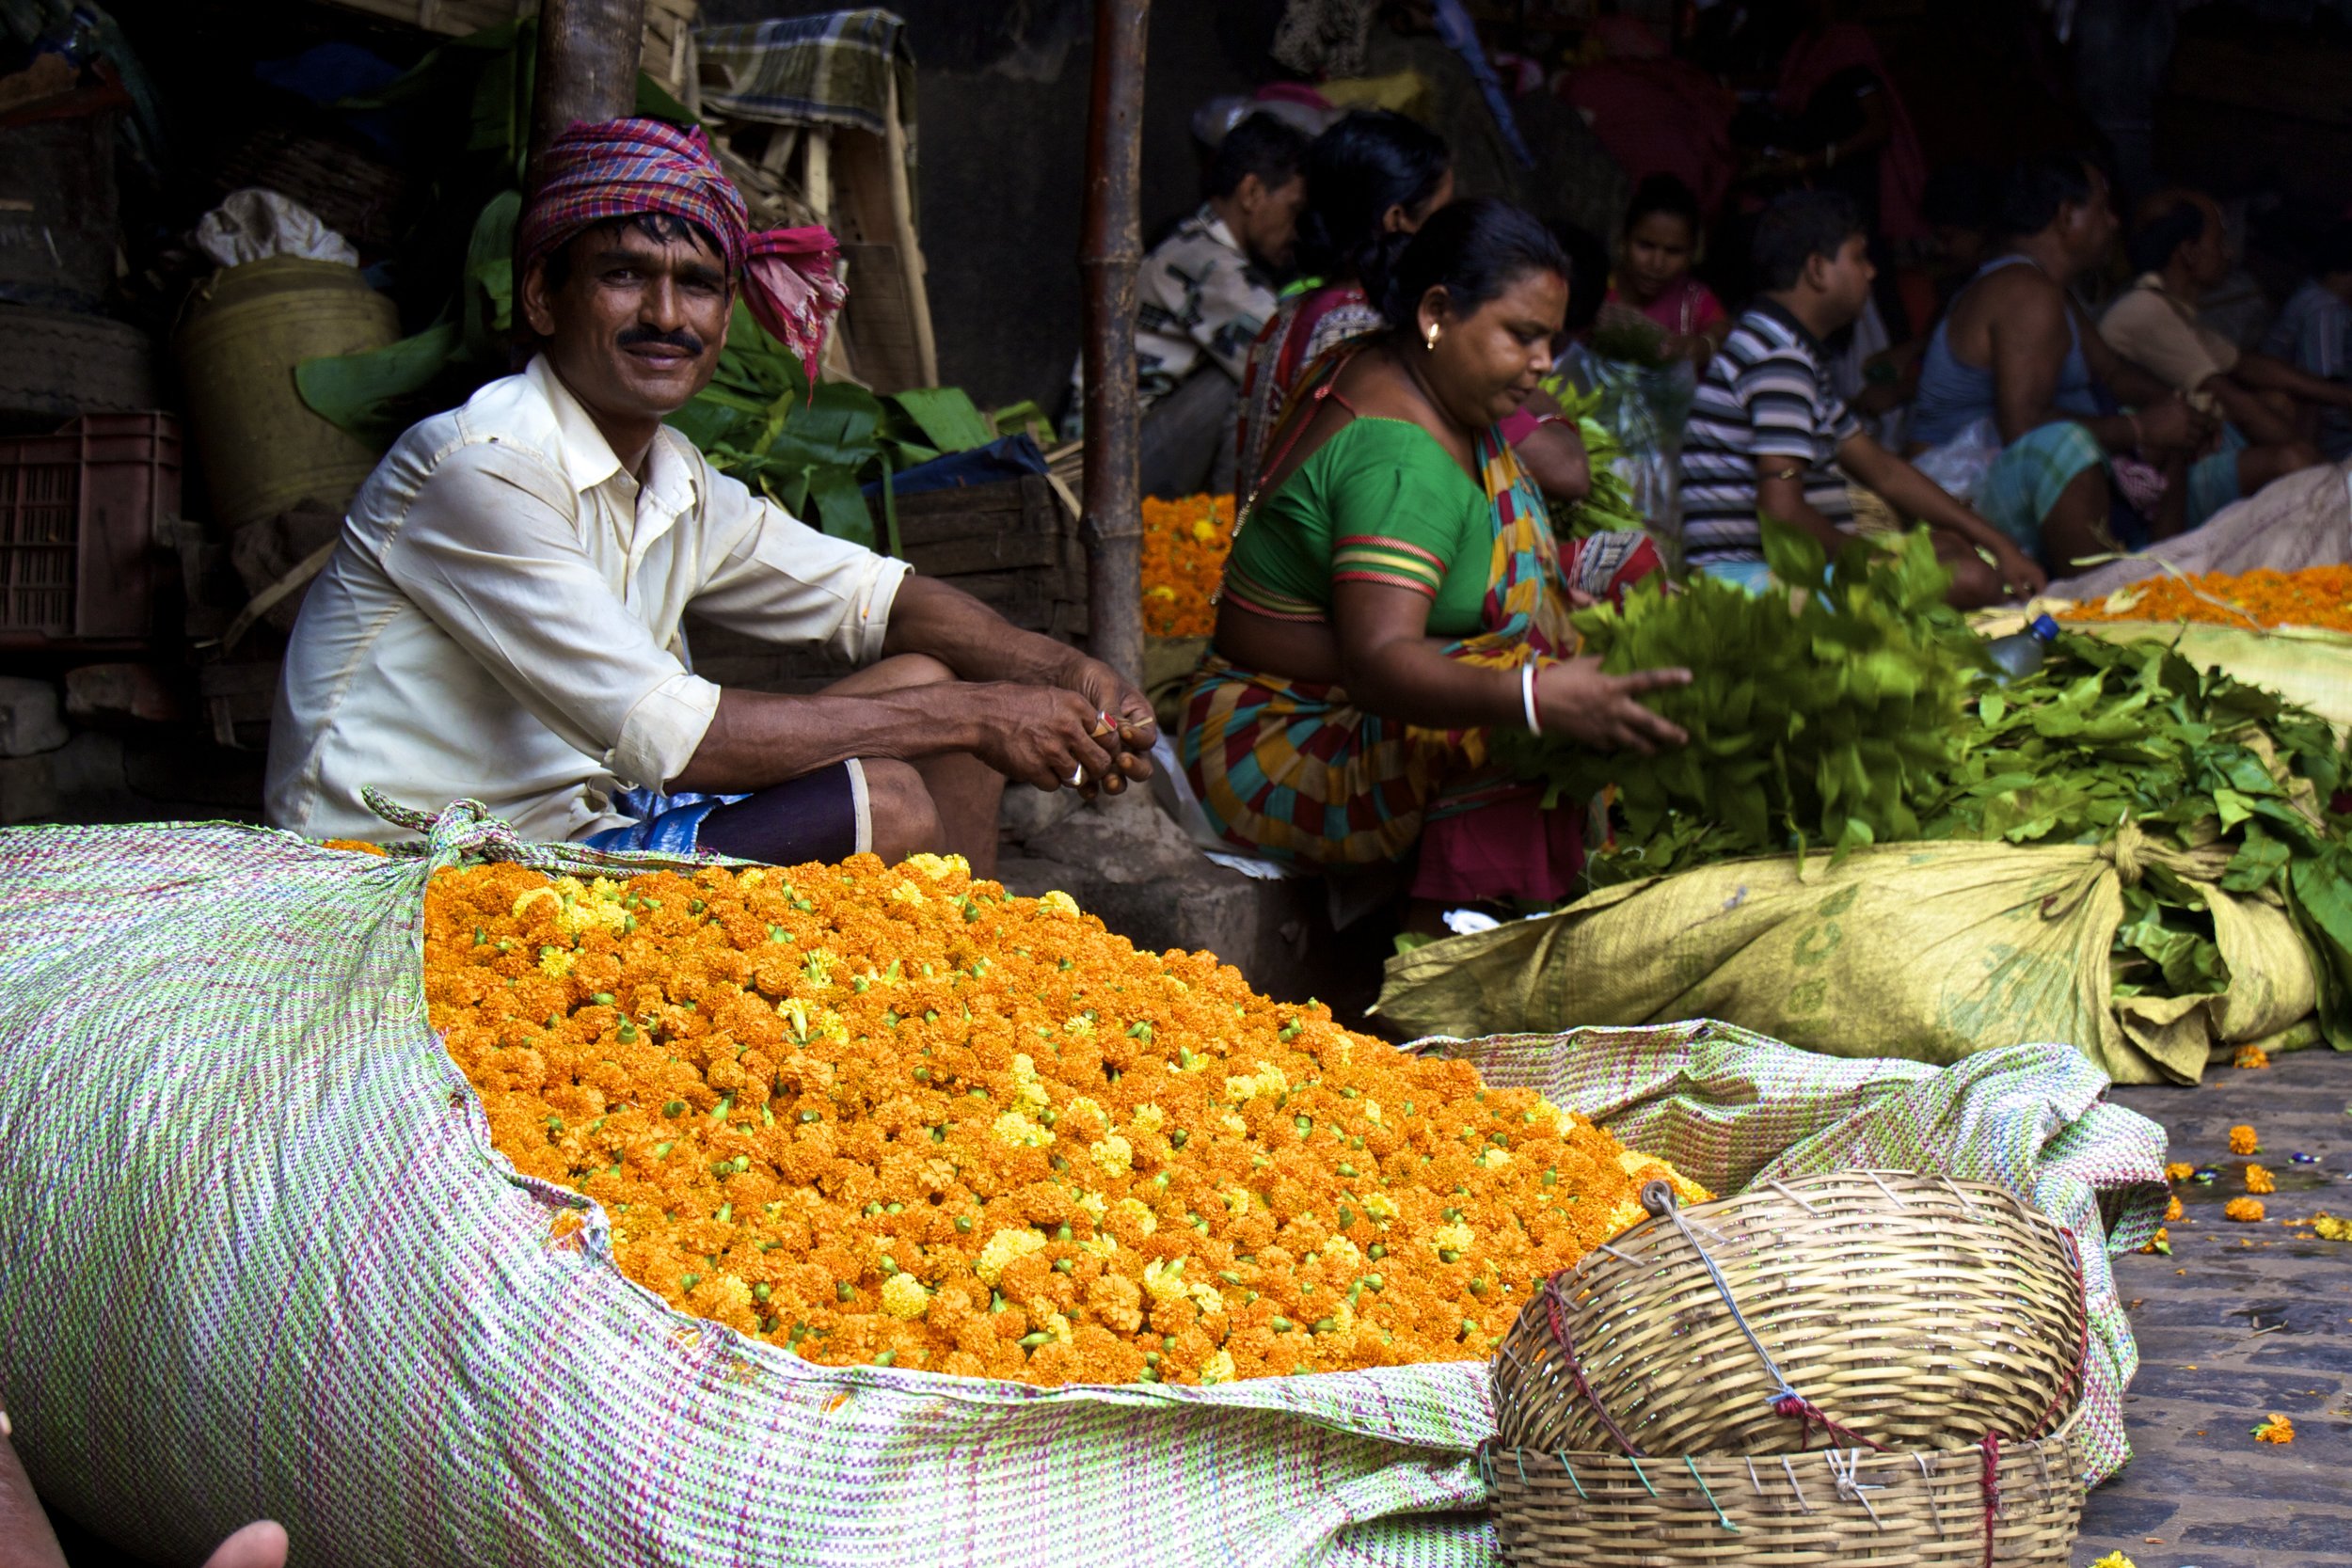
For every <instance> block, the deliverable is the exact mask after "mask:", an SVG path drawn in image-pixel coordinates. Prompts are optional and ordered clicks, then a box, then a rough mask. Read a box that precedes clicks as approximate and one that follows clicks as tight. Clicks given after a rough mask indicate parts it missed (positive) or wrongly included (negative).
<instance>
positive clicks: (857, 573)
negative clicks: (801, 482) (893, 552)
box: [693, 473, 914, 665]
mask: <svg viewBox="0 0 2352 1568" xmlns="http://www.w3.org/2000/svg"><path fill="white" fill-rule="evenodd" d="M707 483H708V484H709V499H708V501H707V506H708V508H709V515H710V523H711V527H710V531H709V537H710V538H711V539H712V541H713V542H714V543H713V551H714V554H715V555H716V557H717V559H716V560H715V561H712V562H709V563H708V564H707V566H706V568H705V575H704V578H703V586H702V588H701V589H700V591H699V592H697V593H696V594H695V595H694V601H693V607H694V612H695V613H696V614H697V615H701V616H704V617H705V618H707V619H708V620H711V621H714V622H716V623H718V624H719V625H720V626H725V627H726V628H727V629H728V630H730V631H739V632H741V633H743V634H744V635H745V636H747V637H756V638H759V639H761V640H762V641H769V642H781V643H787V644H791V645H794V646H801V647H821V648H824V649H825V650H827V651H828V652H830V653H831V654H833V655H834V657H836V658H841V659H845V660H847V661H848V662H850V663H851V664H861V665H863V664H871V663H873V662H874V660H876V659H878V658H880V657H882V639H883V638H884V637H886V636H888V635H889V631H890V607H891V605H892V603H893V602H894V601H895V600H896V599H897V598H898V585H899V584H900V583H901V582H903V581H905V580H906V577H907V574H908V573H909V572H910V571H912V570H914V568H912V567H910V566H909V565H908V564H907V563H906V562H903V561H897V560H893V559H892V558H891V557H889V556H886V555H879V554H877V553H875V552H874V551H872V550H869V549H867V548H866V547H865V546H863V545H853V544H851V543H850V541H848V540H846V539H835V538H834V537H833V536H832V535H830V534H825V533H819V532H818V531H816V530H815V529H813V528H810V527H809V526H808V525H807V524H806V523H803V522H802V521H801V520H800V519H798V518H796V517H794V516H793V515H791V514H790V513H788V512H787V511H785V509H784V508H782V507H780V506H778V505H776V504H775V503H774V502H773V501H771V500H767V499H763V498H761V497H758V496H755V495H753V494H752V493H751V492H750V491H749V490H748V489H746V488H745V487H744V485H743V483H741V482H740V481H739V480H736V479H732V478H729V477H728V476H726V475H724V474H715V473H714V474H711V475H710V477H709V479H708V482H707Z"/></svg>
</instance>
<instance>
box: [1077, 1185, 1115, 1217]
mask: <svg viewBox="0 0 2352 1568" xmlns="http://www.w3.org/2000/svg"><path fill="white" fill-rule="evenodd" d="M1077 1203H1078V1207H1079V1208H1081V1209H1083V1210H1085V1211H1086V1216H1087V1218H1089V1219H1090V1220H1092V1221H1093V1222H1094V1223H1095V1224H1097V1225H1101V1224H1102V1223H1103V1216H1104V1214H1106V1213H1108V1212H1110V1207H1111V1204H1110V1199H1108V1198H1106V1197H1104V1196H1103V1195H1102V1194H1101V1193H1097V1192H1083V1193H1080V1194H1079V1195H1078V1197H1077Z"/></svg>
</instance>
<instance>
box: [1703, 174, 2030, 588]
mask: <svg viewBox="0 0 2352 1568" xmlns="http://www.w3.org/2000/svg"><path fill="white" fill-rule="evenodd" d="M1867 244H1868V240H1867V235H1866V234H1865V233H1864V232H1863V230H1862V224H1861V219H1860V216H1859V215H1858V214H1857V213H1856V212H1855V209H1854V206H1853V203H1852V202H1851V200H1849V199H1848V198H1845V197H1844V196H1841V195H1839V194H1837V193H1836V192H1831V191H1794V192H1791V193H1789V194H1788V195H1787V196H1784V197H1782V198H1780V199H1779V200H1777V201H1775V202H1774V203H1773V204H1772V208H1771V209H1770V210H1769V211H1768V212H1766V214H1764V216H1763V219H1762V220H1761V221H1760V222H1759V223H1758V225H1757V226H1756V247H1755V261H1756V277H1757V278H1758V280H1759V281H1760V282H1761V283H1762V284H1763V285H1764V293H1763V295H1762V296H1761V297H1760V298H1758V299H1757V300H1756V304H1755V305H1753V306H1752V307H1750V308H1749V309H1748V311H1747V313H1746V314H1744V315H1742V316H1741V317H1740V321H1739V323H1738V325H1735V326H1734V327H1733V328H1732V331H1731V336H1730V337H1729V338H1727V339H1725V340H1724V346H1723V348H1722V349H1721V350H1720V351H1718V353H1717V354H1716V356H1715V357H1714V359H1713V361H1712V362H1711V363H1710V364H1709V365H1708V368H1707V373H1706V374H1705V375H1704V376H1703V377H1701V379H1700V382H1699V388H1698V397H1697V399H1696V401H1695V402H1694V403H1693V404H1692V408H1691V420H1690V425H1689V428H1688V429H1687V430H1686V431H1685V432H1684V435H1683V438H1682V460H1681V466H1682V545H1683V551H1684V554H1685V558H1686V559H1687V560H1688V561H1689V562H1690V564H1691V565H1692V567H1693V568H1694V569H1696V570H1699V571H1704V572H1707V573H1708V574H1710V575H1713V576H1717V577H1723V578H1729V579H1731V580H1733V581H1737V582H1740V583H1741V584H1742V585H1744V586H1747V587H1749V588H1752V589H1761V588H1762V586H1763V585H1764V582H1765V579H1766V578H1767V576H1768V574H1767V572H1766V570H1765V566H1764V549H1763V531H1762V527H1761V525H1760V524H1759V522H1758V521H1757V519H1758V517H1759V516H1770V517H1773V518H1776V519H1778V520H1780V521H1782V522H1786V523H1789V524H1792V525H1794V526H1795V527H1797V528H1800V529H1803V530H1804V531H1805V532H1807V533H1810V534H1812V535H1813V536H1814V537H1815V538H1817V539H1819V540H1820V542H1821V543H1822V545H1823V546H1826V547H1827V548H1828V549H1829V550H1831V551H1832V552H1835V551H1836V550H1837V549H1838V548H1839V547H1840V546H1842V545H1843V544H1844V543H1845V542H1846V536H1847V535H1848V534H1851V532H1853V531H1854V515H1853V502H1852V499H1851V496H1850V495H1849V492H1848V488H1847V486H1848V483H1849V481H1851V483H1855V484H1859V485H1862V486H1864V487H1865V488H1867V489H1868V490H1871V491H1874V492H1875V493H1876V494H1877V495H1878V496H1879V497H1880V498H1881V499H1883V500H1884V501H1885V503H1886V504H1887V506H1888V507H1890V508H1891V509H1892V510H1893V511H1894V513H1895V514H1896V515H1898V516H1901V517H1910V518H1917V519H1920V520H1922V521H1924V522H1925V523H1927V524H1928V526H1929V527H1930V528H1931V529H1933V530H1934V531H1935V544H1936V554H1937V556H1938V558H1940V559H1941V560H1942V561H1943V562H1945V564H1946V565H1947V567H1949V568H1950V570H1951V572H1952V587H1951V590H1950V594H1949V596H1950V598H1951V600H1952V602H1953V603H1955V604H1958V605H1962V606H1963V607H1967V606H1975V605H1985V604H1996V603H1999V602H2001V601H2002V600H2004V599H2006V598H2009V597H2011V596H2012V595H2014V596H2018V597H2026V596H2030V595H2032V594H2037V593H2039V592H2041V590H2042V588H2043V587H2044V586H2045V585H2046V581H2047V579H2046V578H2044V576H2043V574H2042V569H2041V568H2040V567H2039V566H2037V565H2035V564H2034V563H2033V562H2031V561H2030V560H2028V559H2026V556H2025V554H2024V553H2023V552H2021V551H2020V550H2019V549H2018V548H2017V546H2015V545H2014V544H2012V543H2010V540H2009V538H2008V536H2007V535H2005V534H2003V533H2001V532H2000V531H1998V530H1996V529H1994V527H1993V525H1992V524H1990V523H1988V522H1986V521H1985V520H1984V519H1983V518H1981V517H1979V516H1978V515H1976V514H1975V513H1974V512H1971V511H1970V510H1968V508H1967V507H1965V506H1963V505H1962V504H1961V503H1960V502H1959V501H1956V500H1954V499H1952V498H1951V497H1950V496H1948V495H1946V494H1945V493H1944V492H1943V491H1942V490H1941V489H1939V488H1937V487H1936V485H1935V483H1933V482H1932V481H1931V480H1929V479H1928V478H1927V477H1926V476H1925V475H1923V474H1921V473H1920V472H1919V470H1918V469H1916V468H1915V467H1912V466H1911V465H1910V464H1908V463H1906V462H1904V461H1903V460H1902V459H1901V458H1899V457H1898V456H1896V455H1895V454H1894V453H1892V452H1890V451H1887V450H1886V449H1885V448H1884V447H1882V446H1880V445H1879V444H1878V443H1877V442H1876V441H1874V440H1872V439H1871V438H1870V437H1869V436H1868V435H1867V434H1866V433H1865V432H1864V431H1863V429H1862V427H1861V425H1860V423H1859V422H1857V421H1856V420H1855V419H1854V417H1853V415H1852V414H1851V412H1850V411H1849V410H1848V409H1847V407H1846V404H1845V403H1844V402H1843V401H1842V400H1840V399H1839V397H1838V396H1837V394H1836V391H1834V390H1833V389H1832V388H1831V386H1830V379H1829V371H1828V359H1829V353H1828V351H1827V350H1826V349H1825V348H1823V347H1822V340H1823V339H1824V338H1827V337H1828V336H1830V335H1831V334H1832V333H1835V332H1836V331H1837V330H1838V329H1840V328H1841V327H1844V326H1847V325H1851V323H1852V322H1853V321H1854V320H1855V319H1856V318H1857V317H1858V316H1860V315H1861V313H1862V309H1863V306H1864V305H1865V304H1866V303H1867V301H1868V299H1869V297H1870V283H1871V280H1872V278H1873V277H1876V276H1877V273H1876V269H1875V268H1873V267H1872V266H1871V265H1870V260H1869V257H1868V255H1867Z"/></svg>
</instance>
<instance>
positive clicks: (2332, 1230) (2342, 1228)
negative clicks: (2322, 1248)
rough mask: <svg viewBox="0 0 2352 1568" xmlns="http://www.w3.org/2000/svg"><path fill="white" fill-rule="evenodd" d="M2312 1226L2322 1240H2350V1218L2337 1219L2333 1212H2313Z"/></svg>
mask: <svg viewBox="0 0 2352 1568" xmlns="http://www.w3.org/2000/svg"><path fill="white" fill-rule="evenodd" d="M2312 1229H2313V1230H2316V1231H2318V1232H2319V1239H2320V1240H2321V1241H2323V1242H2352V1220H2345V1219H2339V1218H2337V1217H2336V1216H2335V1215H2333V1214H2315V1215H2313V1216H2312Z"/></svg>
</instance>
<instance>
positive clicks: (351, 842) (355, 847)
mask: <svg viewBox="0 0 2352 1568" xmlns="http://www.w3.org/2000/svg"><path fill="white" fill-rule="evenodd" d="M319 847H320V848H322V849H343V850H348V851H349V852H350V853H352V854H355V855H382V854H387V853H389V851H388V850H387V849H386V848H385V847H384V846H382V845H381V844H369V843H366V842H364V841H362V840H360V839H356V838H330V839H326V840H323V841H321V843H320V845H319Z"/></svg>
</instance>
